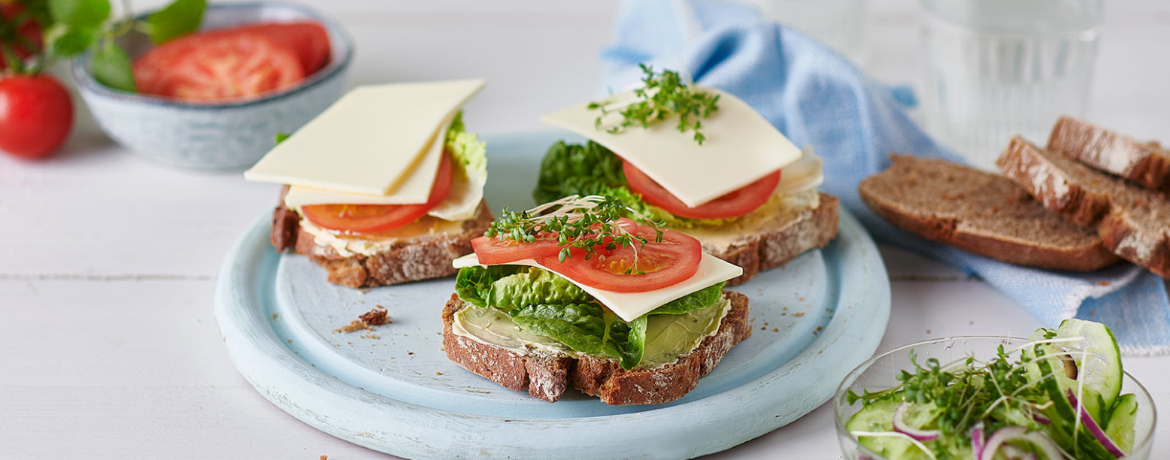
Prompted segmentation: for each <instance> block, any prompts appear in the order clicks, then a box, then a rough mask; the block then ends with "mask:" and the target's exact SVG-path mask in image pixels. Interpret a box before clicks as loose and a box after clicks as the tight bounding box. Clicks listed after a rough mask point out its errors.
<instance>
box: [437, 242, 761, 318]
mask: <svg viewBox="0 0 1170 460" xmlns="http://www.w3.org/2000/svg"><path fill="white" fill-rule="evenodd" d="M452 265H454V266H455V268H464V267H472V266H476V265H480V263H479V257H477V256H476V255H475V253H471V254H468V255H466V256H463V257H460V258H458V259H455V260H454V261H453V262H452ZM508 265H526V266H529V267H539V268H543V269H545V270H548V271H550V272H553V273H556V271H555V270H553V269H551V268H548V267H545V266H543V265H541V264H539V263H537V262H536V261H535V260H532V259H525V260H519V261H516V262H512V263H509V264H508ZM742 274H743V269H742V268H740V267H739V266H737V265H734V264H730V263H728V262H725V261H723V260H722V259H720V258H718V257H715V256H712V255H709V254H706V253H704V254H703V258H702V260H700V261H699V271H698V272H695V275H694V276H691V277H690V278H687V279H686V280H683V281H681V282H679V283H678V284H675V285H673V286H668V287H665V288H662V289H658V290H656V291H649V292H613V291H605V290H601V289H597V288H594V287H591V286H588V285H585V284H582V283H579V282H577V281H574V280H573V279H571V278H569V277H565V279H567V280H569V281H570V282H572V283H573V284H575V285H577V287H580V288H581V289H582V290H584V291H585V292H587V293H589V295H591V296H593V298H595V299H597V301H598V302H601V304H602V305H605V306H606V307H608V308H609V309H610V310H612V311H613V312H614V313H616V314H617V315H618V316H619V317H621V318H622V320H625V321H633V320H635V319H638V318H639V317H641V316H642V315H645V314H646V313H650V311H652V310H654V309H655V308H658V307H661V306H663V305H666V303H667V302H670V301H671V300H674V299H677V298H680V297H682V296H685V295H687V294H691V293H693V292H696V291H698V290H700V289H703V288H707V287H710V286H712V285H714V284H715V283H718V282H720V281H727V280H729V279H732V278H735V277H737V276H739V275H742ZM558 275H559V273H558ZM562 276H563V275H562Z"/></svg>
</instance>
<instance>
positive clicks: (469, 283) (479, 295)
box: [455, 265, 524, 308]
mask: <svg viewBox="0 0 1170 460" xmlns="http://www.w3.org/2000/svg"><path fill="white" fill-rule="evenodd" d="M523 268H524V267H520V266H516V265H492V266H489V267H481V266H474V267H464V268H461V269H459V274H458V275H456V277H455V294H457V295H458V296H459V298H460V299H462V300H463V301H464V302H467V303H469V304H472V305H475V306H477V307H479V308H484V307H487V306H488V305H489V304H488V301H487V299H488V296H490V295H491V290H492V284H493V283H495V282H496V281H498V280H500V279H502V278H504V277H507V276H510V275H514V274H516V273H518V272H520V271H521V270H522V269H523Z"/></svg>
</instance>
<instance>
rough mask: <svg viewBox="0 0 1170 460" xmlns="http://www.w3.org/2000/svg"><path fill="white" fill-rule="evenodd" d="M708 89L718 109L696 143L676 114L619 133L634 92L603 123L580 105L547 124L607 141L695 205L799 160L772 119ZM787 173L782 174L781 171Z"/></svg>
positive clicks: (617, 99) (616, 102) (613, 104)
mask: <svg viewBox="0 0 1170 460" xmlns="http://www.w3.org/2000/svg"><path fill="white" fill-rule="evenodd" d="M704 91H710V92H714V93H716V94H718V95H719V104H718V105H719V110H717V111H715V112H714V113H712V114H711V117H710V118H705V119H702V120H700V121H701V122H702V129H701V131H702V133H703V135H704V136H706V140H705V141H703V144H702V145H699V144H698V143H697V142H695V140H694V138H693V136H692V133H690V132H686V133H680V132H678V129H677V128H676V126H677V123H678V119H677V117H670V118H667V119H665V120H661V121H658V122H656V123H653V124H651V125H650V126H649V127H648V128H642V127H640V126H631V127H629V128H626V129H625V130H623V131H621V132H619V133H610V132H608V131H607V129H606V128H607V127H611V126H616V125H617V124H618V123H619V122H620V121H621V120H622V116H621V115H620V114H619V113H618V112H619V111H620V108H621V107H622V105H623V104H627V103H630V102H631V101H633V100H634V99H635V96H634V93H633V91H627V92H624V93H618V94H616V95H614V96H613V97H611V98H610V99H609V100H608V101H609V103H608V105H607V107H608V108H610V109H611V110H613V111H612V112H610V113H609V114H608V115H606V116H605V117H604V118H602V123H601V125H600V126H598V125H597V124H596V120H597V116H598V115H600V114H601V112H600V111H599V110H590V109H589V108H588V104H581V105H577V106H573V107H569V108H566V109H563V110H561V111H559V112H554V113H551V114H548V115H545V116H544V117H541V121H543V122H544V123H547V124H550V125H553V126H557V127H560V128H564V129H567V130H570V131H573V132H575V133H577V134H580V135H582V136H585V137H587V138H589V139H592V140H593V141H595V142H597V143H599V144H601V145H604V146H605V147H606V148H608V149H610V150H612V151H613V152H614V153H616V154H617V155H618V156H620V157H622V159H624V160H626V161H629V162H630V163H632V164H633V165H634V166H637V167H638V169H640V170H642V171H643V172H645V173H646V175H648V176H650V178H652V179H654V180H655V181H657V182H658V183H659V184H661V185H662V186H663V187H664V188H666V190H667V191H669V192H670V193H671V194H673V195H674V196H675V197H677V198H678V199H679V200H681V201H682V202H683V203H685V204H686V205H687V206H691V207H695V206H700V205H702V204H704V203H707V202H709V201H711V200H714V199H715V198H718V197H720V196H722V195H724V194H726V193H728V192H731V191H733V190H736V189H738V188H741V187H743V186H745V185H748V184H750V183H752V182H755V181H756V180H758V179H760V178H761V177H764V176H766V175H768V174H771V173H773V172H775V171H776V170H777V169H781V168H783V167H785V166H787V165H789V164H791V163H792V162H794V161H796V160H797V159H798V158H800V155H801V153H800V149H798V148H796V146H795V145H793V144H792V142H790V141H789V140H788V139H787V138H785V137H784V135H783V134H780V131H777V130H776V128H775V127H773V126H772V124H771V123H768V120H765V119H764V117H763V116H761V115H760V114H759V113H756V111H755V110H753V109H752V108H751V106H749V105H747V103H746V102H744V101H742V100H740V99H739V98H737V97H735V96H733V95H731V94H729V93H727V92H724V91H720V90H717V89H713V88H712V89H709V88H704ZM781 177H783V175H781Z"/></svg>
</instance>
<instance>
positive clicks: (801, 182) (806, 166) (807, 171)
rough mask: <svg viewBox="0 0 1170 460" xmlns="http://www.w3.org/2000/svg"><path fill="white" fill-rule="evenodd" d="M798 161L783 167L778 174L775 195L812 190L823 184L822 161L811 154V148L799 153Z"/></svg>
mask: <svg viewBox="0 0 1170 460" xmlns="http://www.w3.org/2000/svg"><path fill="white" fill-rule="evenodd" d="M800 154H801V155H800V159H798V160H796V161H794V162H792V163H791V164H789V165H788V166H785V167H784V169H783V171H782V172H781V173H780V184H778V185H776V191H775V192H773V193H775V194H777V195H783V194H787V193H798V192H803V191H806V190H812V189H814V188H817V187H819V186H820V185H821V184H823V183H824V182H825V174H824V171H823V165H824V161H822V160H821V157H819V156H817V154H816V153H813V149H812V147H807V148H805V149H804V150H802V151H801V152H800Z"/></svg>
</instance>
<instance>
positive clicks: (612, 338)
mask: <svg viewBox="0 0 1170 460" xmlns="http://www.w3.org/2000/svg"><path fill="white" fill-rule="evenodd" d="M646 316H647V315H642V317H640V318H638V319H635V320H633V321H631V322H628V323H627V322H625V321H622V320H621V318H618V316H617V315H616V314H614V313H612V312H607V314H606V319H607V320H608V324H609V342H610V343H611V344H613V347H614V350H613V351H614V352H616V353H617V358H619V359H621V365H622V369H625V370H630V369H633V368H635V367H637V366H638V363H641V362H642V355H643V354H645V352H646V321H647V320H646ZM611 353H612V352H611Z"/></svg>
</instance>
